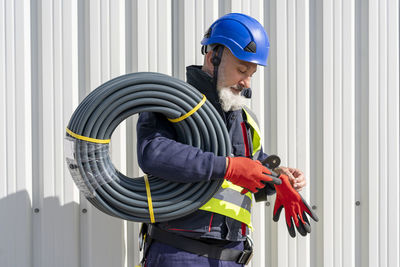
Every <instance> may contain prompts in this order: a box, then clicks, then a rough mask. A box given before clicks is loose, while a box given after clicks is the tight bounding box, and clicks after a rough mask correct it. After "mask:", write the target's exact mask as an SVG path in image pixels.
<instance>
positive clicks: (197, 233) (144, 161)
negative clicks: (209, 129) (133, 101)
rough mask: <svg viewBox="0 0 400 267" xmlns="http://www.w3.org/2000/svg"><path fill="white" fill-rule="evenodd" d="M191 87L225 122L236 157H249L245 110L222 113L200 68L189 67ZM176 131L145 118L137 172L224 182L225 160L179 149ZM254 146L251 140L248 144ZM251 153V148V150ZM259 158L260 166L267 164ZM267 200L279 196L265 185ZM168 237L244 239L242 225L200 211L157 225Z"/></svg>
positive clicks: (158, 117)
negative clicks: (246, 146)
mask: <svg viewBox="0 0 400 267" xmlns="http://www.w3.org/2000/svg"><path fill="white" fill-rule="evenodd" d="M186 74H187V82H188V83H189V84H191V85H192V86H194V87H195V88H197V89H198V90H199V91H200V92H201V93H203V94H205V95H206V97H207V99H208V101H210V102H211V103H212V104H213V106H214V107H215V108H216V110H217V111H218V112H219V114H220V115H221V117H222V118H223V120H224V122H225V124H226V126H227V129H228V132H229V136H230V138H231V143H232V153H233V155H235V156H243V157H244V156H245V145H244V137H243V132H242V128H241V122H243V114H242V110H237V111H230V112H224V111H223V110H222V108H221V105H220V104H219V102H218V94H217V91H216V89H215V88H214V85H213V80H212V78H211V77H210V76H209V75H208V74H207V73H205V72H203V71H202V70H201V66H189V67H187V73H186ZM175 140H177V135H176V132H175V130H174V127H173V126H171V122H169V121H168V120H167V119H166V117H164V116H163V115H162V114H159V113H151V112H144V113H141V114H140V116H139V120H138V123H137V142H138V143H137V149H138V162H139V166H140V167H141V168H142V170H143V171H144V172H145V173H149V174H152V175H155V176H157V177H160V178H163V179H167V180H171V181H176V182H196V181H204V180H212V179H221V178H222V177H224V175H225V164H226V160H225V157H222V156H216V155H214V153H211V152H203V151H201V150H200V149H198V148H195V147H192V146H189V145H185V144H182V143H179V142H177V141H175ZM249 142H251V140H249ZM249 146H250V147H252V146H251V144H249ZM266 157H267V155H266V154H265V153H262V152H261V153H260V155H259V158H258V160H262V159H264V158H266ZM267 187H268V190H267V194H273V193H274V192H275V190H274V187H273V186H271V185H267ZM158 226H159V227H160V228H162V229H165V230H168V231H174V232H179V233H180V234H182V235H185V236H189V237H193V238H214V239H225V240H231V241H241V240H244V239H245V235H242V233H243V230H242V223H241V222H239V221H236V220H234V219H232V218H229V217H225V216H223V215H220V214H214V213H211V212H207V211H202V210H198V211H196V212H194V213H192V214H190V215H188V216H185V217H183V218H179V219H176V220H173V221H169V222H163V223H158Z"/></svg>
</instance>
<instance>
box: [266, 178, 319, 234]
mask: <svg viewBox="0 0 400 267" xmlns="http://www.w3.org/2000/svg"><path fill="white" fill-rule="evenodd" d="M279 178H280V179H281V180H282V184H280V185H275V189H276V200H275V206H274V216H273V220H274V221H275V222H277V221H278V220H279V216H280V214H281V211H282V209H283V208H285V217H286V225H287V228H288V231H289V234H290V236H291V237H295V236H296V232H295V230H294V226H293V221H294V224H295V225H296V228H297V231H298V232H299V233H300V234H301V235H302V236H305V235H307V233H310V232H311V227H310V222H309V221H308V219H307V215H306V213H308V215H310V217H311V218H313V220H314V221H316V222H317V221H318V217H317V215H316V214H315V213H314V212H313V211H312V210H311V208H310V206H309V205H308V203H307V202H306V201H305V200H304V199H303V198H302V196H301V195H300V194H299V193H298V192H297V191H296V190H295V189H294V188H293V187H292V185H291V184H290V182H289V178H288V177H287V176H286V175H285V174H281V175H280V176H279Z"/></svg>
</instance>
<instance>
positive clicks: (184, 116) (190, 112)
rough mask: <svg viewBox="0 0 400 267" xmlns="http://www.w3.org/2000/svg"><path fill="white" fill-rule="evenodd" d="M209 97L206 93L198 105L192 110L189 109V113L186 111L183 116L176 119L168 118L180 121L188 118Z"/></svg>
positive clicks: (172, 120) (171, 120)
mask: <svg viewBox="0 0 400 267" xmlns="http://www.w3.org/2000/svg"><path fill="white" fill-rule="evenodd" d="M206 100H207V98H206V96H205V95H203V99H202V100H201V101H200V102H199V103H198V104H197V106H195V107H194V108H193V109H192V110H191V111H189V112H188V113H186V114H185V115H183V116H180V117H179V118H176V119H170V118H168V120H169V121H170V122H174V123H175V122H180V121H183V120H184V119H186V118H187V117H190V116H191V115H192V114H193V113H195V112H196V111H197V110H198V109H199V108H200V107H201V106H202V105H203V104H204V103H205V102H206Z"/></svg>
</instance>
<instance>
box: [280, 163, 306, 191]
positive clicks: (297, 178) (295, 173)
mask: <svg viewBox="0 0 400 267" xmlns="http://www.w3.org/2000/svg"><path fill="white" fill-rule="evenodd" d="M276 170H278V171H279V172H280V173H283V174H286V175H287V176H288V178H289V181H290V183H291V184H292V186H293V188H294V189H296V191H298V192H299V191H301V190H302V189H303V187H304V186H306V177H305V176H304V174H303V172H302V171H300V170H299V169H295V168H288V167H283V166H281V167H279V168H277V169H276Z"/></svg>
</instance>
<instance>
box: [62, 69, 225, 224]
mask: <svg viewBox="0 0 400 267" xmlns="http://www.w3.org/2000/svg"><path fill="white" fill-rule="evenodd" d="M202 99H203V95H202V94H201V93H200V92H198V91H197V90H196V89H194V88H193V87H192V86H191V85H189V84H187V83H185V82H183V81H180V80H178V79H176V78H173V77H170V76H167V75H164V74H160V73H151V72H142V73H131V74H126V75H123V76H120V77H117V78H115V79H113V80H110V81H108V82H106V83H104V84H103V85H101V86H100V87H98V88H97V89H95V90H94V91H92V92H91V93H90V94H89V95H88V96H87V97H86V98H85V99H84V100H83V101H82V102H81V103H80V105H79V106H78V107H77V109H76V110H75V112H74V114H73V115H72V117H71V119H70V122H69V124H68V127H67V134H66V136H67V137H66V138H68V139H69V140H72V146H73V153H72V155H71V156H69V157H67V156H66V160H67V163H68V166H69V168H70V172H71V174H72V176H73V178H74V181H75V183H76V184H77V186H78V187H79V189H80V190H81V191H82V192H84V193H85V194H84V195H85V196H86V198H87V199H88V200H89V201H90V202H91V203H92V204H93V205H94V206H95V207H97V208H98V209H100V210H101V211H103V212H105V213H107V214H109V215H111V216H115V217H118V218H122V219H125V220H130V221H136V222H146V223H148V222H150V215H149V203H148V197H147V193H146V186H145V181H144V177H143V176H142V177H137V178H129V177H126V176H124V175H123V174H121V173H120V172H119V171H117V170H116V169H115V168H114V166H113V164H112V162H111V159H110V156H109V146H108V144H99V143H94V142H91V141H90V140H89V141H87V140H81V137H88V138H91V139H96V140H107V139H111V136H112V133H113V132H114V130H115V129H116V127H117V126H118V125H119V124H120V123H121V122H122V121H123V120H125V119H126V118H128V117H129V116H131V115H134V114H137V113H140V112H158V113H162V114H164V115H165V116H166V117H168V118H178V117H181V116H182V115H184V114H186V113H188V112H189V111H191V110H192V109H193V108H194V107H196V106H197V105H198V103H199V102H200V101H201V100H202ZM172 125H173V126H174V127H175V129H176V132H177V134H178V136H179V141H180V142H182V143H185V144H188V145H191V146H194V147H198V148H200V149H202V150H203V151H209V152H213V153H214V154H215V155H218V156H227V155H230V149H231V146H230V141H229V136H228V132H227V129H226V127H225V124H224V123H223V121H222V119H221V117H220V116H219V114H218V112H217V111H216V110H215V109H214V107H213V106H212V104H211V103H210V102H208V101H206V102H205V103H204V104H203V105H202V106H201V108H200V109H198V110H197V111H196V112H195V113H194V114H192V115H191V116H189V117H187V118H186V119H184V120H182V121H180V122H178V123H173V124H172ZM148 182H149V185H150V186H149V187H150V190H151V199H152V205H153V211H154V217H155V221H156V222H161V221H168V220H173V219H176V218H179V217H183V216H186V215H188V214H190V213H192V212H194V211H195V210H197V209H198V208H199V207H201V206H202V205H203V204H204V203H206V202H207V201H208V200H209V199H210V198H211V197H212V196H213V195H214V194H215V192H216V191H217V190H218V189H219V188H220V186H221V184H222V182H223V180H222V179H220V180H213V181H207V182H196V183H190V184H188V183H176V182H171V181H167V180H163V179H162V178H157V177H154V176H151V175H149V176H148Z"/></svg>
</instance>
